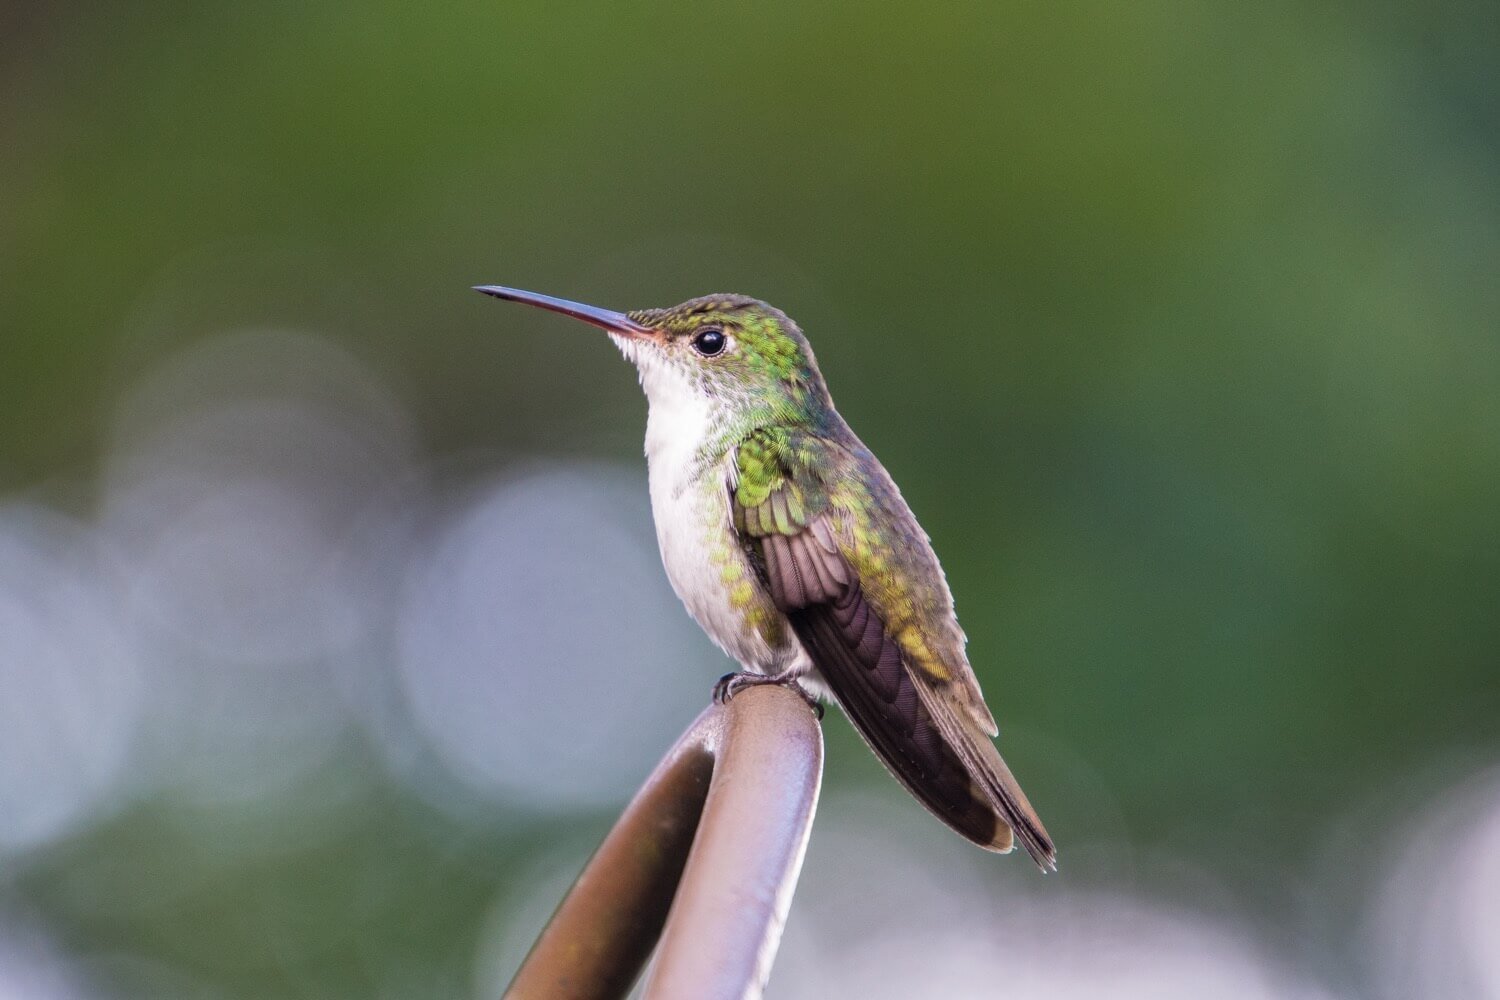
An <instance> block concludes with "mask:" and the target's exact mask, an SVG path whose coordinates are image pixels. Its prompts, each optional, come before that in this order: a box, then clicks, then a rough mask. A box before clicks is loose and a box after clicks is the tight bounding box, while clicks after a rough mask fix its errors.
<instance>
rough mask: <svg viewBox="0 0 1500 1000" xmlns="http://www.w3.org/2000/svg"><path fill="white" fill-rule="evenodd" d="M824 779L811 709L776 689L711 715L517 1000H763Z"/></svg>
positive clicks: (526, 968) (623, 828)
mask: <svg viewBox="0 0 1500 1000" xmlns="http://www.w3.org/2000/svg"><path fill="white" fill-rule="evenodd" d="M822 773H823V733H822V730H821V729H820V728H819V727H818V722H817V719H816V717H815V716H814V715H813V712H812V709H811V708H810V707H809V706H808V704H807V702H806V701H804V700H803V698H802V697H801V696H800V695H799V694H797V693H796V692H795V691H791V690H788V689H786V688H784V687H781V686H779V685H774V684H767V685H761V686H758V687H752V688H748V689H746V690H744V691H741V692H740V693H739V694H737V695H736V696H735V697H734V698H733V700H731V701H730V702H729V704H727V705H722V706H721V705H713V706H710V707H709V708H708V709H706V710H705V711H704V712H703V713H702V714H701V715H699V716H698V718H697V720H696V721H695V722H694V723H693V724H692V725H691V726H690V727H688V730H687V732H685V733H683V734H682V737H681V738H680V739H679V740H678V741H677V743H676V744H675V745H674V746H673V747H672V749H671V750H669V751H667V755H666V756H665V757H664V758H662V761H661V763H660V764H658V765H657V767H656V770H655V771H653V772H652V774H651V777H649V778H647V779H646V783H645V784H644V785H642V786H641V790H640V791H639V792H637V793H636V796H635V798H634V799H633V800H632V801H631V803H630V805H629V806H627V807H626V808H625V812H624V813H623V814H622V815H621V816H620V819H619V821H618V822H616V823H615V825H614V828H613V829H612V830H610V832H609V834H608V835H607V836H606V837H605V838H604V842H603V843H602V844H600V845H599V849H598V850H597V851H595V852H594V856H593V857H592V858H590V859H589V862H588V864H587V865H585V866H584V869H583V872H582V873H581V874H580V875H579V876H578V880H577V881H576V882H575V883H574V884H573V888H572V889H571V890H569V892H568V895H567V896H566V897H564V899H563V901H562V903H561V904H559V906H558V908H557V912H556V913H555V914H553V916H552V920H551V921H550V922H549V923H548V924H547V927H546V929H545V930H543V931H542V934H541V937H539V938H537V941H536V943H535V944H534V945H532V948H531V952H530V954H528V955H527V956H526V960H525V961H524V962H522V963H521V968H520V971H519V972H517V973H516V977H515V979H514V980H512V981H511V984H510V988H509V989H508V990H506V993H505V996H506V997H507V998H508V1000H615V998H620V997H624V996H625V995H626V994H627V993H628V992H629V991H630V988H631V986H632V985H633V984H634V982H635V980H636V978H637V977H638V976H639V975H640V971H641V968H642V966H644V965H645V963H646V960H647V958H648V957H649V956H650V954H651V949H652V946H653V945H655V944H656V942H657V939H658V938H660V941H661V946H660V948H659V949H658V951H657V956H656V961H655V964H654V965H653V967H652V972H651V975H650V978H649V980H648V982H647V985H646V991H645V996H646V1000H730V998H736V1000H738V998H754V997H758V996H760V993H761V989H762V988H763V987H764V985H765V981H766V978H767V976H769V975H770V972H771V963H772V961H773V960H774V959H775V957H776V949H777V946H778V945H779V944H780V943H781V928H782V925H783V924H784V923H785V921H786V913H787V909H788V907H790V906H791V902H792V892H793V891H794V890H795V888H796V885H797V876H798V874H799V873H800V872H801V869H802V856H803V853H804V851H805V850H806V848H807V838H808V834H809V833H810V832H811V830H812V820H813V813H814V811H815V810H816V809H817V804H818V787H819V784H820V783H821V781H822Z"/></svg>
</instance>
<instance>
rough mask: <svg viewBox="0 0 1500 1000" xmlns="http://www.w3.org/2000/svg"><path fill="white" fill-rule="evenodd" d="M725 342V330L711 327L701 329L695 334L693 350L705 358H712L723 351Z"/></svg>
mask: <svg viewBox="0 0 1500 1000" xmlns="http://www.w3.org/2000/svg"><path fill="white" fill-rule="evenodd" d="M725 343H726V339H725V337H724V331H723V330H715V329H712V328H710V329H707V330H700V331H698V333H697V334H695V335H694V336H693V350H695V351H697V352H698V353H699V354H701V355H703V356H704V357H705V358H711V357H713V356H714V355H715V354H718V353H720V352H721V351H723V350H724V344H725Z"/></svg>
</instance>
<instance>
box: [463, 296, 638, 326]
mask: <svg viewBox="0 0 1500 1000" xmlns="http://www.w3.org/2000/svg"><path fill="white" fill-rule="evenodd" d="M474 291H476V292H483V293H484V294H486V295H493V296H494V297H495V298H497V299H508V300H509V301H511V302H524V303H526V304H527V305H529V306H536V307H537V308H538V309H548V310H550V311H552V312H556V313H562V314H563V315H564V316H572V317H573V318H574V319H581V320H583V321H584V322H585V323H592V324H594V325H595V326H599V327H603V328H604V329H606V330H609V331H610V332H611V333H620V334H624V335H625V336H627V337H647V336H650V335H652V334H653V333H655V331H654V330H652V329H651V328H650V327H649V326H643V325H641V324H640V323H637V322H636V321H635V320H633V319H631V318H630V317H629V316H627V315H625V314H624V313H622V312H615V311H614V310H612V309H600V308H599V307H598V306H586V305H584V304H583V303H582V302H570V301H568V300H567V299H558V298H553V297H552V296H551V295H543V294H541V293H540V292H527V291H522V290H521V289H519V288H506V287H504V286H503V285H475V286H474Z"/></svg>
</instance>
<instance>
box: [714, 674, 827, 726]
mask: <svg viewBox="0 0 1500 1000" xmlns="http://www.w3.org/2000/svg"><path fill="white" fill-rule="evenodd" d="M801 676H802V674H801V672H796V673H794V672H792V671H790V670H784V671H782V672H781V673H779V674H754V673H751V672H749V671H748V670H742V671H733V672H731V673H727V674H725V675H724V676H723V677H720V678H719V681H718V683H717V684H715V685H714V704H715V705H727V704H729V699H731V698H733V697H734V696H735V695H737V694H739V693H740V692H741V691H743V690H745V689H746V688H753V687H760V686H761V685H762V684H779V685H781V686H782V687H785V688H790V689H792V690H793V691H795V692H797V693H798V694H800V695H801V696H802V700H803V701H805V702H807V706H808V707H809V708H811V709H812V710H813V714H814V715H816V716H817V717H818V721H820V722H821V721H822V719H823V703H822V702H821V701H819V700H818V696H817V695H815V694H813V693H812V692H811V691H809V690H807V688H805V687H803V686H802V685H801V684H798V683H797V678H799V677H801Z"/></svg>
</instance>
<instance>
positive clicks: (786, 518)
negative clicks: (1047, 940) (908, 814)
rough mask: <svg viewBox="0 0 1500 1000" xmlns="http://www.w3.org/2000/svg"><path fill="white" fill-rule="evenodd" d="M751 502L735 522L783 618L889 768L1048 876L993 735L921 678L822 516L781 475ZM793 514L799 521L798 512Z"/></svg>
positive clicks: (1038, 830)
mask: <svg viewBox="0 0 1500 1000" xmlns="http://www.w3.org/2000/svg"><path fill="white" fill-rule="evenodd" d="M785 472H786V475H785V477H784V478H783V480H782V481H780V482H777V483H773V484H772V487H771V488H770V489H769V491H767V492H765V495H764V499H763V500H762V501H761V502H760V503H758V504H754V505H753V506H749V507H747V506H745V505H743V504H741V503H740V502H739V501H740V497H739V495H738V494H737V495H736V499H735V501H734V502H735V504H736V509H735V524H736V527H737V528H738V529H739V531H740V535H741V539H742V541H743V542H744V543H745V547H746V549H747V552H748V553H749V554H750V555H751V557H752V562H754V563H755V564H756V565H757V566H758V567H759V569H760V571H761V573H762V578H763V580H764V582H765V584H766V586H767V588H768V590H769V591H770V593H771V597H772V600H773V601H774V602H775V604H776V606H777V607H778V608H779V609H780V610H782V611H783V612H784V613H785V614H786V615H787V618H788V619H789V621H790V622H791V625H792V629H793V631H794V632H795V633H796V635H797V637H798V639H800V640H801V642H802V644H803V646H804V648H806V649H807V651H808V654H809V655H810V656H811V657H812V659H813V662H814V663H815V664H816V666H817V668H818V671H819V673H820V674H821V675H822V677H823V679H824V681H825V682H826V683H827V684H828V686H829V688H831V689H832V691H833V693H834V695H835V697H836V698H837V699H838V702H839V705H840V706H841V707H842V708H843V710H844V712H845V714H846V715H848V716H849V719H850V721H851V722H852V723H853V724H854V727H855V729H856V730H858V732H859V733H860V735H861V736H862V737H863V738H864V739H865V741H866V742H867V743H868V744H869V745H870V747H871V749H872V750H874V751H875V753H876V755H877V756H878V757H879V758H880V759H881V761H882V762H883V763H884V764H885V765H886V767H887V768H888V769H889V770H890V771H891V772H892V774H894V775H895V776H896V778H897V779H898V780H900V782H901V783H902V784H903V785H905V786H906V788H907V790H908V791H910V792H911V793H912V795H913V796H915V797H916V798H917V800H918V801H920V802H921V803H922V804H923V805H925V806H926V807H927V808H928V809H929V810H931V811H932V812H933V814H934V815H936V816H937V817H938V818H939V819H941V820H942V821H943V822H945V823H947V824H948V825H949V826H951V827H952V828H953V829H954V830H956V831H957V832H958V833H960V834H961V835H963V836H964V837H966V838H967V839H969V840H971V841H973V842H974V843H976V844H978V845H980V846H982V847H985V848H987V849H989V850H996V851H1008V850H1010V848H1011V847H1012V845H1013V842H1014V838H1013V832H1012V831H1013V830H1014V831H1015V833H1016V834H1018V835H1019V837H1020V840H1021V843H1022V845H1023V846H1025V848H1026V849H1027V851H1028V853H1030V854H1031V856H1032V858H1033V859H1034V860H1035V861H1036V862H1037V864H1038V865H1040V866H1041V867H1042V868H1043V869H1044V870H1045V869H1048V868H1051V867H1054V866H1055V863H1056V862H1055V858H1056V854H1055V851H1054V849H1053V846H1052V842H1051V840H1050V838H1048V836H1047V833H1046V831H1045V829H1043V828H1042V825H1041V822H1040V821H1039V820H1038V819H1037V818H1036V814H1035V812H1034V811H1033V810H1032V809H1031V806H1030V804H1029V803H1028V802H1026V797H1025V795H1023V794H1022V793H1021V790H1020V787H1019V786H1018V785H1017V784H1016V782H1015V779H1014V778H1013V777H1012V776H1011V774H1010V770H1009V769H1008V768H1007V767H1006V766H1005V763H1004V761H1003V760H1001V758H1000V755H999V753H998V752H997V751H996V750H995V748H994V745H993V744H992V743H991V742H990V740H989V737H988V736H987V735H986V734H984V733H982V732H979V731H978V729H977V727H976V725H975V723H974V722H973V721H972V719H970V718H968V717H967V715H965V714H961V713H960V712H958V711H955V706H954V703H953V700H952V699H951V698H946V697H945V696H944V695H943V694H942V692H941V691H939V690H937V689H936V688H935V687H934V685H933V683H932V682H931V681H930V680H928V679H926V678H925V677H920V676H918V675H914V673H913V671H912V670H911V669H910V667H909V666H908V664H907V663H906V662H905V659H904V657H903V654H902V650H901V647H900V645H899V644H898V643H897V642H896V640H895V639H894V638H892V637H891V635H890V633H889V631H888V630H887V628H886V624H885V622H884V621H882V620H881V617H880V615H879V613H878V612H877V610H876V609H875V607H874V606H873V605H872V604H871V602H870V601H869V600H868V599H867V598H866V596H865V594H864V592H863V591H862V589H861V587H860V582H859V579H858V574H857V573H856V572H855V570H854V568H853V566H852V565H851V563H850V561H849V560H848V558H847V557H846V556H845V554H844V552H843V550H842V549H841V547H840V545H839V541H838V533H837V531H836V530H835V526H834V523H833V518H834V517H835V516H836V512H834V511H832V510H831V509H828V508H826V507H825V508H824V509H822V510H808V509H807V508H808V506H809V505H808V504H807V503H806V502H805V501H804V498H803V497H802V496H800V495H799V493H800V491H799V489H798V486H797V483H796V481H795V474H794V473H793V472H792V471H791V470H785ZM794 515H797V516H794Z"/></svg>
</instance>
